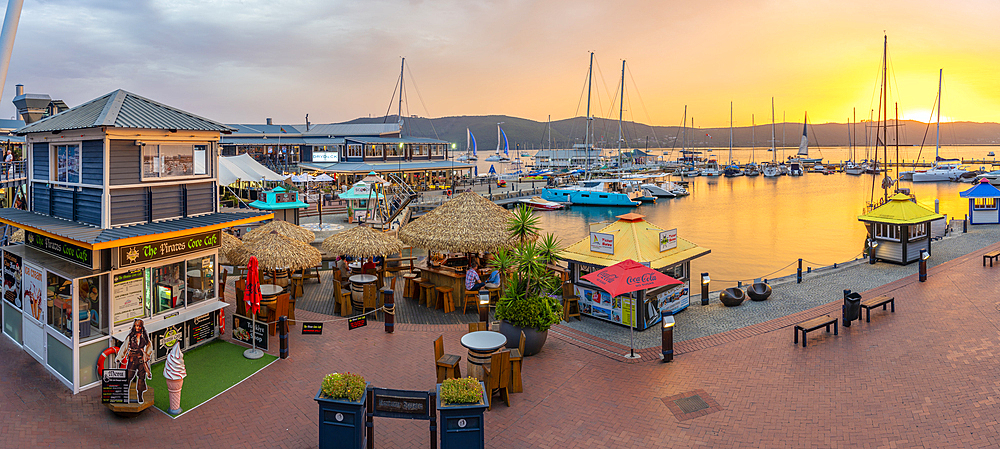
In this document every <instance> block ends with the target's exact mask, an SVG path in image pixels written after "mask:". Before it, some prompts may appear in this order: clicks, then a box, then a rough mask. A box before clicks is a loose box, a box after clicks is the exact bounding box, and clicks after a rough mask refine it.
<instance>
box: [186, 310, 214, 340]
mask: <svg viewBox="0 0 1000 449" xmlns="http://www.w3.org/2000/svg"><path fill="white" fill-rule="evenodd" d="M216 313H218V312H210V313H206V314H204V315H202V316H200V317H196V318H195V319H193V320H191V321H188V322H187V325H188V331H187V332H188V346H194V345H196V344H198V343H201V342H203V341H205V340H210V339H212V338H213V337H215V315H216Z"/></svg>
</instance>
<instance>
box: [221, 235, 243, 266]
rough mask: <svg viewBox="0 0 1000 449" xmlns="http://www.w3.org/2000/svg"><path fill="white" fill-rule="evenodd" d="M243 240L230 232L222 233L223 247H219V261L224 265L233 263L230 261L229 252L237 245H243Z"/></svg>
mask: <svg viewBox="0 0 1000 449" xmlns="http://www.w3.org/2000/svg"><path fill="white" fill-rule="evenodd" d="M242 244H243V242H242V241H241V240H240V239H239V238H237V237H236V236H234V235H232V234H230V233H228V232H223V233H222V247H221V248H219V263H220V264H222V265H233V264H232V263H230V262H229V258H228V256H227V255H228V254H229V252H230V251H232V250H233V249H234V248H236V247H237V246H240V245H242Z"/></svg>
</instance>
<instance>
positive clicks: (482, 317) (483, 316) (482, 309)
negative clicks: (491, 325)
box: [479, 290, 490, 323]
mask: <svg viewBox="0 0 1000 449" xmlns="http://www.w3.org/2000/svg"><path fill="white" fill-rule="evenodd" d="M489 319H490V292H489V290H480V291H479V321H480V322H483V323H485V322H487V321H489Z"/></svg>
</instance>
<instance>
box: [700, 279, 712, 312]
mask: <svg viewBox="0 0 1000 449" xmlns="http://www.w3.org/2000/svg"><path fill="white" fill-rule="evenodd" d="M709 282H712V279H711V278H709V277H708V273H702V274H701V305H703V306H707V305H708V283H709Z"/></svg>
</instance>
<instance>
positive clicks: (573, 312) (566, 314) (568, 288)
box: [563, 281, 583, 322]
mask: <svg viewBox="0 0 1000 449" xmlns="http://www.w3.org/2000/svg"><path fill="white" fill-rule="evenodd" d="M574 316H575V317H576V319H578V320H580V321H583V318H580V297H579V296H576V294H575V293H574V292H573V283H572V282H570V281H566V282H563V321H567V322H568V321H569V318H570V317H574Z"/></svg>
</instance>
